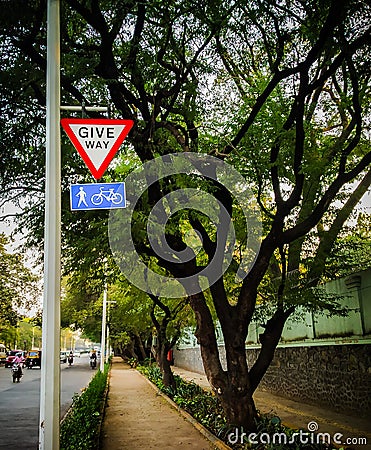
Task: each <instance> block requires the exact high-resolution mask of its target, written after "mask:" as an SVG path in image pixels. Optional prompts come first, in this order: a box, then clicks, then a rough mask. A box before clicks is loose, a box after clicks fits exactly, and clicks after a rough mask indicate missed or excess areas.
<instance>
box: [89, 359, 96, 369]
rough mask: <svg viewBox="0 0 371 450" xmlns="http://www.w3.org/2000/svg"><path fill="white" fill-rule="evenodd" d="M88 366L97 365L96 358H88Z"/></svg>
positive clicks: (93, 366)
mask: <svg viewBox="0 0 371 450" xmlns="http://www.w3.org/2000/svg"><path fill="white" fill-rule="evenodd" d="M90 367H91V368H92V369H95V368H96V367H97V359H96V358H90Z"/></svg>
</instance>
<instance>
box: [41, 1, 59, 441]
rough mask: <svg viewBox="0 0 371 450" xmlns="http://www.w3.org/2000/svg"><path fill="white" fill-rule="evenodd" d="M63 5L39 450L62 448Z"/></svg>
mask: <svg viewBox="0 0 371 450" xmlns="http://www.w3.org/2000/svg"><path fill="white" fill-rule="evenodd" d="M59 36H60V31H59V0H48V11H47V68H46V172H45V232H44V233H45V234H44V299H43V327H42V350H43V357H42V359H41V386H40V422H39V449H40V450H58V449H59V414H60V412H59V411H60V363H59V348H60V288H61V286H60V273H61V269H60V254H61V156H60V125H59V123H60V110H59V108H60V42H59V39H60V38H59Z"/></svg>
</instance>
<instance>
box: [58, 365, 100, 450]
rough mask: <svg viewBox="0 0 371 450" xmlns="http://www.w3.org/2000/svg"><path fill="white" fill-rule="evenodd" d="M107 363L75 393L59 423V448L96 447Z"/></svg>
mask: <svg viewBox="0 0 371 450" xmlns="http://www.w3.org/2000/svg"><path fill="white" fill-rule="evenodd" d="M108 369H109V364H105V367H104V372H103V373H102V372H101V371H100V370H98V371H97V373H96V374H95V376H94V377H93V378H92V380H91V381H90V383H89V386H88V387H87V388H86V390H85V391H84V392H83V393H82V394H81V395H78V394H75V395H74V397H73V401H72V406H71V409H70V411H69V413H68V414H67V416H66V417H65V419H64V421H63V422H62V424H61V429H60V449H61V450H93V449H95V448H97V447H98V442H99V432H100V424H101V419H102V413H103V409H104V402H105V395H104V394H105V390H106V386H107V377H108Z"/></svg>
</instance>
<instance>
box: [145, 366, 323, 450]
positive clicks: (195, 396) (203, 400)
mask: <svg viewBox="0 0 371 450" xmlns="http://www.w3.org/2000/svg"><path fill="white" fill-rule="evenodd" d="M137 370H139V372H140V373H142V374H143V375H145V376H146V377H147V378H148V379H149V380H150V381H151V382H152V383H153V384H155V385H156V386H157V387H158V388H159V389H160V390H161V391H162V392H163V393H164V394H166V395H167V396H168V397H170V398H171V399H172V400H173V401H174V402H175V403H176V404H177V405H178V406H179V407H180V408H182V409H184V410H185V411H187V412H188V413H189V414H191V415H192V416H193V417H194V418H195V419H196V420H197V421H198V422H199V423H200V424H202V425H203V426H204V427H205V428H207V429H208V430H209V431H211V433H213V434H214V435H215V436H218V437H219V438H220V439H222V440H224V441H225V442H226V443H227V444H228V445H229V446H231V447H232V448H233V449H235V450H237V449H238V450H247V449H257V450H330V449H332V447H331V446H328V445H325V444H317V443H310V444H304V443H302V444H300V443H299V442H298V439H296V441H295V436H296V435H295V436H294V434H295V433H298V431H299V430H296V429H292V428H289V427H286V426H284V425H283V424H282V423H281V420H280V418H279V417H277V416H274V415H272V414H259V415H258V418H257V422H256V425H257V430H256V436H255V437H254V440H255V441H259V436H261V435H263V436H262V439H261V442H264V441H266V440H267V439H266V436H267V434H268V435H270V436H272V435H273V434H274V433H281V434H282V436H283V435H285V436H286V438H282V439H286V441H287V443H286V444H278V443H277V442H275V443H274V444H273V443H272V444H269V445H268V444H267V445H265V446H263V445H262V444H261V443H260V444H251V443H248V442H247V437H245V438H243V441H244V443H241V441H240V440H239V443H238V444H235V445H233V444H231V443H230V442H229V441H228V436H229V435H230V433H233V432H234V431H235V430H234V429H233V428H230V427H229V426H228V424H227V421H226V419H225V417H224V413H223V409H222V407H221V404H220V401H219V400H218V399H217V397H216V396H214V395H213V394H212V393H211V392H209V391H206V390H204V389H202V388H201V387H200V386H199V385H197V384H196V383H193V382H186V381H184V380H183V379H182V378H181V377H180V376H178V375H175V376H174V378H175V383H176V384H175V387H173V388H171V387H166V386H164V384H163V382H162V375H161V371H160V369H159V368H158V367H157V366H156V365H146V366H144V365H140V366H138V367H137ZM291 439H292V440H293V441H294V442H295V443H288V442H290V440H291Z"/></svg>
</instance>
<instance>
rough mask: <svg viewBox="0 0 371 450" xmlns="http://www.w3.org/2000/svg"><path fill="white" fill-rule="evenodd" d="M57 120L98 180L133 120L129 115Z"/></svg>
mask: <svg viewBox="0 0 371 450" xmlns="http://www.w3.org/2000/svg"><path fill="white" fill-rule="evenodd" d="M61 124H62V127H63V129H64V130H65V132H66V133H67V135H68V137H69V138H70V139H71V142H72V143H73V145H74V146H75V148H76V150H77V151H78V152H79V154H80V156H81V157H82V159H83V160H84V162H85V164H86V165H87V167H88V168H89V170H90V172H91V174H92V175H93V177H94V178H95V179H96V180H98V179H99V178H101V177H102V175H103V174H104V172H105V171H106V169H107V167H108V165H109V163H110V162H111V160H112V158H113V157H114V156H115V154H116V152H117V150H118V149H119V148H120V145H121V144H122V143H123V141H124V139H125V138H126V136H127V135H128V133H129V131H130V130H131V128H132V126H133V125H134V122H133V121H132V120H129V119H62V120H61Z"/></svg>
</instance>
